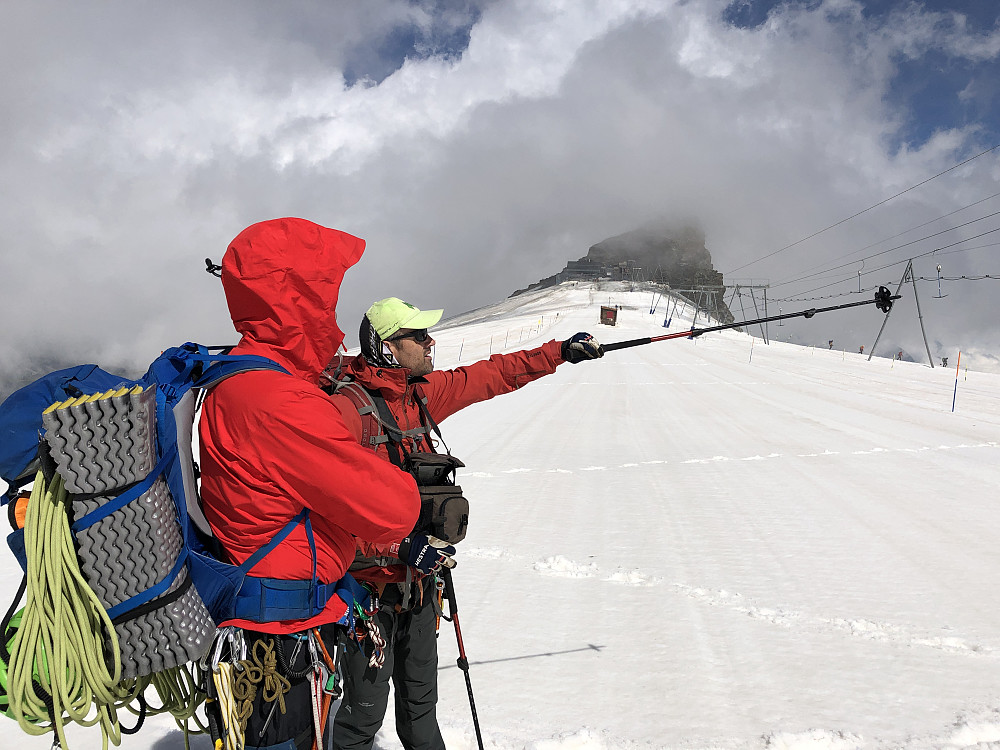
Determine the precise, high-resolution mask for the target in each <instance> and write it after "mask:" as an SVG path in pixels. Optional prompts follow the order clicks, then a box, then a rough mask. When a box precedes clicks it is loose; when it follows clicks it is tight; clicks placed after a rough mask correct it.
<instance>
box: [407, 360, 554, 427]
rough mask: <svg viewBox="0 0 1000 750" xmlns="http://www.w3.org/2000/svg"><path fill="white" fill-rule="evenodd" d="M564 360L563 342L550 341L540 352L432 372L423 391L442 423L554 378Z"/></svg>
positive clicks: (436, 417) (428, 406) (432, 413)
mask: <svg viewBox="0 0 1000 750" xmlns="http://www.w3.org/2000/svg"><path fill="white" fill-rule="evenodd" d="M565 361H566V360H564V359H563V357H562V344H561V342H559V341H549V342H548V343H546V344H542V345H541V346H540V347H538V348H537V349H528V350H526V351H520V352H512V353H510V354H494V355H493V356H492V357H490V358H489V359H486V360H483V361H481V362H476V363H475V364H471V365H468V366H466V367H458V368H456V369H454V370H438V371H435V372H432V373H430V374H429V375H427V376H426V379H427V382H426V383H425V384H423V385H421V386H420V390H421V391H422V392H423V394H424V396H426V397H427V409H428V411H429V412H430V414H431V417H432V418H433V419H434V421H435V422H441V421H443V420H444V419H445V418H446V417H449V416H451V415H452V414H454V413H455V412H457V411H459V410H460V409H464V408H465V407H466V406H469V405H470V404H475V403H478V402H480V401H487V400H488V399H491V398H493V397H494V396H499V395H500V394H501V393H510V392H511V391H516V390H517V389H518V388H520V387H521V386H523V385H525V384H527V383H530V382H531V381H532V380H537V379H538V378H540V377H543V376H544V375H551V374H552V373H553V372H555V371H556V367H558V366H559V365H561V364H562V363H563V362H565Z"/></svg>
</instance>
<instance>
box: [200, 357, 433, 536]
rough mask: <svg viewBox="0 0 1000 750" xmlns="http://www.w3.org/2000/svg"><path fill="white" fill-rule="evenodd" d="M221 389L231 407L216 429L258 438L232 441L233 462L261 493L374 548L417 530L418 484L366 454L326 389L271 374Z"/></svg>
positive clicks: (233, 381) (222, 412) (250, 377)
mask: <svg viewBox="0 0 1000 750" xmlns="http://www.w3.org/2000/svg"><path fill="white" fill-rule="evenodd" d="M235 389H239V390H235ZM216 390H217V393H215V394H212V396H210V397H209V398H210V399H211V398H212V397H213V396H216V397H223V396H224V397H225V403H226V408H225V410H220V411H219V412H218V414H217V416H216V419H214V420H212V423H213V425H214V427H213V429H221V430H227V431H229V432H230V434H231V436H232V437H237V436H253V438H252V439H242V440H236V441H233V440H232V439H230V440H228V441H225V442H228V443H230V444H238V445H239V452H238V455H235V456H232V457H231V460H235V461H238V462H239V463H240V464H242V468H241V469H240V473H241V474H243V475H244V476H245V477H246V478H247V480H248V481H249V482H250V483H252V484H255V485H257V488H258V493H259V494H264V495H266V494H268V492H269V491H270V492H274V493H279V494H281V495H286V496H287V497H289V498H290V499H292V500H293V501H298V502H300V503H301V504H302V505H305V506H306V507H308V508H310V509H311V510H313V511H314V512H315V513H317V514H319V515H321V516H323V517H325V518H327V519H329V520H330V521H331V522H332V523H334V524H336V525H337V526H338V527H340V528H342V529H343V530H344V531H346V532H348V533H349V534H353V535H354V536H356V537H360V538H361V539H365V540H367V541H370V542H383V543H389V542H394V541H399V540H400V539H402V538H403V537H404V536H405V535H406V534H407V533H408V532H409V531H410V529H412V528H413V524H414V523H415V522H416V519H417V515H418V513H419V511H420V495H419V494H418V492H417V487H416V483H415V482H414V480H413V478H412V477H411V476H410V475H409V474H406V473H405V472H402V471H399V470H398V469H396V468H395V467H393V466H390V465H387V464H386V462H385V461H384V460H382V459H381V458H379V457H378V456H377V455H376V454H375V453H373V452H372V451H371V450H368V449H365V448H362V447H361V445H359V443H358V440H357V438H356V437H355V436H354V435H353V434H352V432H351V430H350V429H349V428H348V426H347V425H346V424H345V422H344V418H343V416H342V415H341V412H340V410H339V409H337V408H336V406H334V405H333V404H332V403H331V402H330V399H329V397H327V395H326V394H325V393H323V392H322V391H321V390H319V389H318V388H314V387H311V386H309V385H308V384H303V383H302V382H301V381H299V380H297V379H295V378H289V377H287V376H284V375H279V374H277V373H270V372H251V373H246V374H245V375H242V376H241V377H239V378H231V379H230V380H227V381H225V382H223V383H221V384H220V385H219V386H217V389H216ZM234 390H235V392H233V391H234ZM208 408H210V404H209V402H206V409H208ZM213 442H215V443H216V444H218V443H219V442H222V441H213ZM268 488H270V490H268Z"/></svg>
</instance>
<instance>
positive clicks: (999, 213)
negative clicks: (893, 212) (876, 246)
mask: <svg viewBox="0 0 1000 750" xmlns="http://www.w3.org/2000/svg"><path fill="white" fill-rule="evenodd" d="M994 216H1000V211H994V212H993V213H991V214H987V215H986V216H980V217H979V218H978V219H971V220H970V221H967V222H965V223H963V224H957V225H956V226H953V227H949V228H948V229H942V230H941V231H940V232H935V233H934V234H928V235H926V236H925V237H918V238H917V239H915V240H910V241H909V242H904V243H903V244H902V245H896V246H895V247H890V248H889V249H888V250H881V251H879V252H877V253H874V254H873V255H868V256H865V257H864V258H856V259H855V260H852V261H850V262H849V263H842V264H841V265H839V266H832V267H830V268H827V269H824V270H822V271H817V272H816V273H811V274H806V275H805V276H799V277H798V278H795V279H789V280H788V281H779V282H778V283H776V284H771V288H772V289H775V288H777V287H779V286H786V285H788V284H796V283H798V282H800V281H805V280H806V279H811V278H813V277H815V276H819V275H820V274H823V273H828V272H829V271H836V270H838V269H840V268H846V267H847V266H853V265H854V264H855V263H859V262H860V263H864V262H865V261H867V260H871V259H872V258H878V257H879V256H880V255H886V254H887V253H891V252H893V251H895V250H899V249H900V248H904V247H909V246H910V245H914V244H916V243H918V242H923V241H924V240H929V239H931V238H932V237H939V236H940V235H942V234H947V233H948V232H953V231H955V230H956V229H961V228H962V227H967V226H969V225H970V224H975V223H976V222H977V221H983V220H984V219H991V218H993V217H994Z"/></svg>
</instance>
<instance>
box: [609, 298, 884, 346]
mask: <svg viewBox="0 0 1000 750" xmlns="http://www.w3.org/2000/svg"><path fill="white" fill-rule="evenodd" d="M900 297H901V295H899V294H892V293H891V292H890V291H889V290H888V289H887V288H886V287H884V286H880V287H879V288H878V291H877V292H875V299H869V300H865V301H864V302H849V303H848V304H846V305H834V306H833V307H820V308H815V307H813V308H810V309H809V310H800V311H799V312H794V313H785V314H784V315H772V316H770V317H767V318H758V319H757V320H744V321H741V322H739V323H726V324H725V325H720V326H710V327H708V328H692V329H691V330H689V331H678V332H677V333H667V334H664V335H663V336H647V337H646V338H642V339H629V340H628V341H616V342H614V343H612V344H604V345H603V347H602V348H603V349H604V351H606V352H613V351H614V350H615V349H628V348H629V347H632V346H642V345H644V344H652V343H653V342H654V341H666V340H667V339H680V338H692V339H693V338H695V337H696V336H701V335H702V334H703V333H713V332H715V331H726V330H729V329H730V328H740V327H741V326H753V325H757V324H758V323H770V322H771V321H774V320H788V319H789V318H811V317H812V316H813V315H816V314H817V313H825V312H830V311H832V310H844V309H846V308H848V307H858V306H860V305H875V306H876V307H877V308H878V309H879V310H881V311H882V312H884V313H885V314H886V315H888V314H889V311H890V310H891V309H892V303H893V300H897V299H899V298H900Z"/></svg>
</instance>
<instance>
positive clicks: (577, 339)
mask: <svg viewBox="0 0 1000 750" xmlns="http://www.w3.org/2000/svg"><path fill="white" fill-rule="evenodd" d="M562 355H563V359H565V360H566V361H567V362H569V363H571V364H574V365H575V364H576V363H577V362H583V360H585V359H597V358H599V357H603V356H604V347H602V346H601V345H600V344H599V343H597V339H595V338H594V337H593V336H591V335H590V334H589V333H577V334H574V335H573V336H572V337H571V338H568V339H566V340H565V341H563V343H562Z"/></svg>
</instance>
